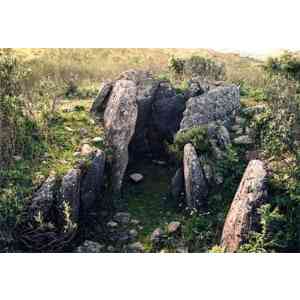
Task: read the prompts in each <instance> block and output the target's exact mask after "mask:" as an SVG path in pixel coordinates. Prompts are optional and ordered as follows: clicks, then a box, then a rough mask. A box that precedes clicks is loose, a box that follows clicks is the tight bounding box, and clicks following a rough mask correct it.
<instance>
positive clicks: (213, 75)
mask: <svg viewBox="0 0 300 300" xmlns="http://www.w3.org/2000/svg"><path fill="white" fill-rule="evenodd" d="M169 69H170V70H171V71H172V72H174V73H175V74H176V75H179V76H188V77H190V76H199V77H202V78H206V79H211V80H223V79H224V78H225V66H224V64H221V63H218V62H215V61H213V60H211V59H209V58H205V57H202V56H195V55H194V56H192V57H190V58H188V59H181V58H174V57H172V58H171V59H170V61H169Z"/></svg>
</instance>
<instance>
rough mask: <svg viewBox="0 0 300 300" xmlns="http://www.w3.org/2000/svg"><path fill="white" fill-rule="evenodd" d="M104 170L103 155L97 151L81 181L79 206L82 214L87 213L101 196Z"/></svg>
mask: <svg viewBox="0 0 300 300" xmlns="http://www.w3.org/2000/svg"><path fill="white" fill-rule="evenodd" d="M104 168H105V153H104V152H103V151H102V150H97V152H96V155H95V158H94V159H93V161H92V164H91V166H90V167H89V169H88V170H87V171H86V174H85V175H84V176H83V178H82V180H81V189H80V192H81V205H82V210H83V212H84V213H86V212H88V211H89V210H90V209H91V208H92V207H93V205H94V204H95V203H96V201H97V200H98V199H100V198H101V196H102V186H103V183H104Z"/></svg>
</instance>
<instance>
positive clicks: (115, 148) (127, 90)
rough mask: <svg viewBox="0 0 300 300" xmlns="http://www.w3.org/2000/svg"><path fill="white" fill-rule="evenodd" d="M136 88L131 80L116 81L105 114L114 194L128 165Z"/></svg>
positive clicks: (118, 188)
mask: <svg viewBox="0 0 300 300" xmlns="http://www.w3.org/2000/svg"><path fill="white" fill-rule="evenodd" d="M136 97H137V86H136V84H135V82H133V81H131V80H118V81H117V82H116V83H115V85H114V87H113V90H112V94H111V96H110V98H109V101H108V104H107V107H106V110H105V113H104V126H105V135H106V139H107V142H108V144H109V146H110V149H111V150H112V155H113V162H112V186H113V190H114V192H115V193H119V192H120V190H121V187H122V182H123V177H124V174H125V171H126V168H127V164H128V159H129V157H128V145H129V143H130V141H131V139H132V137H133V135H134V133H135V126H136V121H137V115H138V108H137V102H136Z"/></svg>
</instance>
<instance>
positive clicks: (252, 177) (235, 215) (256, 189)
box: [221, 160, 267, 252]
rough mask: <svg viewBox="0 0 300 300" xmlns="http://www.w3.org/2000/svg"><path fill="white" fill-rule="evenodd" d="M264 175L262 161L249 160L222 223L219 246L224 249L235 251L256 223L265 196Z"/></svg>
mask: <svg viewBox="0 0 300 300" xmlns="http://www.w3.org/2000/svg"><path fill="white" fill-rule="evenodd" d="M266 177H267V172H266V170H265V168H264V163H263V162H262V161H260V160H252V161H250V162H249V164H248V166H247V169H246V171H245V173H244V176H243V178H242V180H241V183H240V185H239V188H238V190H237V192H236V194H235V197H234V199H233V201H232V204H231V207H230V210H229V212H228V215H227V217H226V221H225V224H224V228H223V233H222V238H221V246H222V247H224V248H225V250H226V251H228V252H235V251H237V250H238V249H239V247H240V246H241V245H242V244H243V243H244V242H246V241H247V239H248V237H249V232H250V231H251V230H253V229H254V228H255V226H256V225H257V223H258V215H257V208H259V207H260V206H261V205H262V204H263V203H264V202H265V200H266V196H267V190H266Z"/></svg>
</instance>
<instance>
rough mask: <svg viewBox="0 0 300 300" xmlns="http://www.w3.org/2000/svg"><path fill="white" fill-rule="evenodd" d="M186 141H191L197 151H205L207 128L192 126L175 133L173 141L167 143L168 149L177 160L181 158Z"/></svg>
mask: <svg viewBox="0 0 300 300" xmlns="http://www.w3.org/2000/svg"><path fill="white" fill-rule="evenodd" d="M187 143H191V144H192V145H193V146H194V147H195V149H196V151H197V152H199V153H205V152H207V151H208V149H209V142H208V138H207V128H206V127H205V126H203V127H193V128H191V129H188V130H185V131H181V132H178V133H177V134H176V136H175V139H174V143H173V144H171V145H169V150H170V152H171V153H173V154H174V155H175V156H176V158H177V159H178V160H179V161H181V160H182V157H183V148H184V146H185V145H186V144H187Z"/></svg>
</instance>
